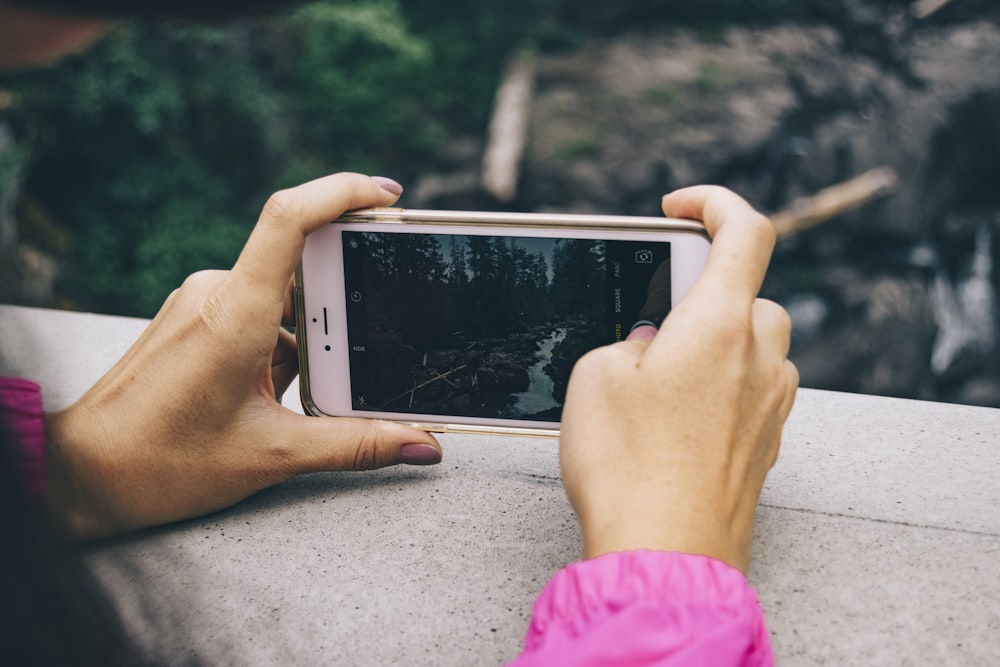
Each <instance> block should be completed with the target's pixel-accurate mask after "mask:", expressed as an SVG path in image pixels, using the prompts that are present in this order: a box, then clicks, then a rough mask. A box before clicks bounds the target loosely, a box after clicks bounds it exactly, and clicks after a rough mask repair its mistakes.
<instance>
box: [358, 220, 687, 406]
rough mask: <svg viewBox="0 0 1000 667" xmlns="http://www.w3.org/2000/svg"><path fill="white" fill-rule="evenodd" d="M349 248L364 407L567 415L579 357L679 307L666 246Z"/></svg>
mask: <svg viewBox="0 0 1000 667" xmlns="http://www.w3.org/2000/svg"><path fill="white" fill-rule="evenodd" d="M343 242H344V262H345V289H346V297H347V326H348V344H349V346H350V352H349V358H350V366H351V392H352V396H353V406H354V409H355V410H368V411H378V412H401V413H416V414H427V415H458V416H465V417H491V418H506V419H526V420H534V421H549V422H558V421H559V419H560V416H561V413H562V405H563V401H564V400H565V397H566V387H567V384H568V381H569V375H570V371H571V370H572V368H573V364H574V363H575V362H576V360H577V359H579V358H580V357H581V356H582V355H583V354H584V353H585V352H587V351H588V350H590V349H592V348H595V347H599V346H601V345H606V344H608V343H613V342H615V341H618V340H622V339H624V338H625V337H626V336H628V334H629V331H630V330H631V329H632V327H633V326H634V325H635V324H636V323H637V322H642V321H647V322H651V323H654V324H657V325H658V324H659V323H660V321H662V319H663V318H664V317H665V316H666V314H667V312H669V310H670V307H671V304H670V293H671V292H670V244H669V243H666V242H650V241H603V240H581V239H557V238H529V237H517V238H512V237H496V236H473V235H468V236H467V235H454V236H452V235H430V234H413V233H382V232H379V233H373V232H343Z"/></svg>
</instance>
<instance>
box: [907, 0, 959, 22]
mask: <svg viewBox="0 0 1000 667" xmlns="http://www.w3.org/2000/svg"><path fill="white" fill-rule="evenodd" d="M951 2H952V0H917V1H916V2H914V3H913V4H912V5H911V6H910V13H911V14H913V17H914V18H917V19H925V18H927V17H928V16H930V15H932V14H936V13H937V12H938V11H940V10H941V9H944V6H945V5H947V4H949V3H951Z"/></svg>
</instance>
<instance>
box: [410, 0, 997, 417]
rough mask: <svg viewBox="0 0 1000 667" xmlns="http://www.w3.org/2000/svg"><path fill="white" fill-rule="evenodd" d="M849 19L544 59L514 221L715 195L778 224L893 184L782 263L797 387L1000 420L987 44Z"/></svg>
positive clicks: (943, 32) (985, 34)
mask: <svg viewBox="0 0 1000 667" xmlns="http://www.w3.org/2000/svg"><path fill="white" fill-rule="evenodd" d="M849 4H850V3H849ZM961 4H962V3H956V5H961ZM852 6H853V7H854V9H853V10H852V11H853V14H852V13H851V12H845V13H843V14H838V15H837V16H839V17H840V18H839V19H838V21H839V22H838V23H831V22H828V23H816V24H812V25H802V24H795V25H792V24H789V25H777V26H771V27H764V28H731V29H728V30H725V31H723V32H722V33H721V34H716V35H713V36H712V37H710V38H705V37H702V38H699V37H698V36H697V35H694V34H691V33H686V32H675V33H663V34H650V32H649V31H644V32H643V33H641V34H630V35H618V36H615V37H614V38H606V39H601V40H597V41H593V42H590V43H587V44H586V45H585V46H583V47H581V48H579V49H577V50H575V51H573V52H570V53H565V54H560V55H553V56H548V57H545V58H542V59H541V62H540V63H539V66H538V72H539V79H538V81H537V84H536V85H537V88H536V90H537V96H536V99H535V104H534V110H533V116H532V119H531V125H530V137H529V143H528V148H527V152H526V154H525V157H524V163H523V165H522V178H521V182H520V187H519V192H518V199H517V200H516V205H517V207H519V208H521V209H524V210H563V211H577V212H615V213H629V214H648V215H656V214H658V213H659V210H658V207H659V197H660V195H661V194H662V193H664V192H666V191H669V190H672V189H674V188H678V187H682V186H686V185H692V184H696V183H718V184H722V185H725V186H727V187H730V188H732V189H734V190H736V191H737V192H739V193H740V194H742V195H743V196H744V197H746V198H747V199H748V200H749V201H750V202H751V203H753V204H754V205H755V206H756V207H757V208H759V209H761V210H763V211H768V212H774V211H777V210H779V209H781V208H783V207H784V206H787V205H788V204H789V202H791V201H792V200H793V199H795V198H797V197H800V196H803V195H807V194H810V193H814V192H816V191H817V190H820V189H822V188H824V187H827V186H829V185H832V184H835V183H838V182H840V181H844V180H846V179H849V178H851V177H853V176H855V175H857V174H860V173H862V172H864V171H867V170H869V169H872V168H875V167H879V166H889V167H891V168H893V169H894V170H895V171H896V173H897V174H898V176H899V180H900V185H899V187H898V189H897V190H896V191H895V193H894V194H893V195H892V196H890V197H887V198H884V199H882V200H879V201H877V202H875V203H874V204H872V205H869V206H867V207H865V208H864V209H863V210H860V211H856V212H854V213H851V214H848V215H843V216H841V217H839V218H837V219H835V220H833V221H831V222H829V223H827V224H826V225H825V226H822V227H819V228H815V229H812V230H809V231H807V232H803V233H801V234H799V235H797V236H794V237H790V238H786V239H783V240H781V241H779V244H778V247H777V248H776V252H775V256H774V260H773V263H772V268H771V271H770V274H769V277H768V280H767V282H766V284H765V287H764V290H763V292H764V296H767V297H770V298H774V299H776V300H778V301H779V302H781V303H783V304H784V305H786V307H787V308H788V309H789V312H790V313H791V315H792V318H793V321H794V323H795V329H796V331H795V336H794V344H793V350H792V357H793V360H794V361H795V362H796V363H797V365H798V366H799V368H800V371H801V375H802V384H803V386H810V387H821V388H828V389H836V390H845V391H859V392H868V393H878V394H887V395H895V396H904V397H914V398H925V399H934V400H946V401H960V402H968V403H975V404H984V405H994V406H1000V362H998V356H1000V355H998V354H997V332H996V327H997V321H996V320H997V318H996V305H997V296H996V295H997V287H998V285H1000V276H998V274H997V270H996V268H995V266H996V261H997V259H998V257H997V256H998V254H1000V242H998V240H997V237H998V235H1000V27H998V25H997V23H996V22H995V21H993V20H988V19H987V18H983V10H980V11H979V12H975V11H973V12H965V13H952V14H948V13H947V11H946V10H942V11H941V16H940V17H937V19H938V22H937V23H936V24H935V23H931V22H929V21H924V22H918V21H916V20H915V19H913V18H912V17H910V16H909V15H906V14H903V13H901V10H898V8H897V10H892V7H891V6H890V5H889V4H887V3H864V2H854V3H853V5H852ZM990 11H992V10H990ZM893 12H895V13H893ZM977 16H978V17H979V18H977ZM942 17H943V18H942ZM944 19H947V20H944ZM852 21H854V22H855V23H853V24H852ZM852 25H853V27H854V28H856V29H852ZM421 203H422V204H425V205H435V204H438V205H445V206H447V205H448V202H447V201H446V200H439V201H436V202H435V201H428V202H421Z"/></svg>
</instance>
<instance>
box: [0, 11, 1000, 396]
mask: <svg viewBox="0 0 1000 667" xmlns="http://www.w3.org/2000/svg"><path fill="white" fill-rule="evenodd" d="M998 17H1000V10H998V8H997V3H996V2H995V0H916V1H911V0H808V1H803V0H701V2H698V3H690V2H683V1H681V0H620V1H619V2H615V3H609V2H603V1H602V2H599V1H597V0H575V1H573V2H570V1H569V0H507V1H506V2H502V3H500V2H492V1H490V0H468V1H466V2H463V3H445V2H440V1H439V0H438V1H434V0H354V1H344V2H317V3H312V4H305V5H301V6H299V7H298V8H295V9H290V10H286V11H284V12H282V13H281V14H280V15H279V16H275V17H270V18H266V19H254V20H241V21H235V22H230V23H227V24H225V25H219V26H211V27H206V26H191V25H184V24H166V23H162V22H157V23H150V22H147V23H127V24H122V25H120V26H118V27H116V28H115V29H114V30H113V31H112V32H111V34H110V35H109V36H108V38H106V39H104V40H103V41H101V42H100V43H98V44H97V45H95V46H94V47H92V48H91V49H90V50H88V51H87V52H86V53H84V54H82V55H80V56H76V57H73V58H71V59H68V60H66V61H64V62H62V63H60V64H59V65H58V66H55V67H51V68H44V69H36V70H33V71H29V72H20V73H17V74H3V75H0V262H3V263H4V264H5V266H6V267H7V269H8V270H5V271H4V272H3V274H4V278H3V280H4V282H3V283H2V284H0V301H3V302H6V303H21V304H29V305H41V306H52V307H58V308H71V309H78V310H87V311H94V312H102V313H114V314H124V315H135V316H143V317H149V316H152V315H153V314H154V313H155V312H156V310H157V308H158V306H159V304H160V303H161V302H162V301H163V299H164V298H165V297H166V296H167V294H169V292H170V291H171V290H172V289H173V288H174V287H176V286H177V285H178V284H179V283H180V282H181V281H182V280H183V279H184V277H185V276H186V275H187V274H189V273H191V272H193V271H196V270H199V269H204V268H227V267H229V266H230V265H231V264H232V262H233V260H234V259H235V257H236V255H237V253H238V251H239V249H240V247H241V245H242V243H243V241H244V240H245V238H246V237H247V235H248V233H249V230H250V229H251V227H252V225H253V223H254V221H255V219H256V217H257V214H258V212H259V210H260V207H261V206H262V204H263V203H264V201H265V200H266V198H267V196H268V195H269V194H270V193H271V192H273V191H274V190H276V189H279V188H282V187H285V186H289V185H294V184H297V183H299V182H302V181H305V180H309V179H311V178H314V177H316V176H319V175H322V174H326V173H329V172H333V171H342V170H350V171H359V172H364V173H371V174H382V175H387V176H391V177H393V178H396V179H397V180H399V181H400V182H402V183H403V184H404V185H406V186H407V192H406V194H405V195H404V197H403V199H402V200H401V204H400V205H403V206H409V207H433V208H471V209H506V210H522V211H532V210H560V211H572V212H602V213H624V214H643V215H658V214H659V197H660V195H661V194H663V193H664V192H667V191H669V190H672V189H675V188H678V187H682V186H686V185H692V184H697V183H717V184H721V185H725V186H727V187H729V188H732V189H734V190H736V191H737V192H739V193H740V194H742V195H743V196H744V197H746V198H747V199H748V200H750V202H751V203H752V204H754V205H755V206H756V207H757V208H759V209H760V210H762V211H765V212H767V213H769V214H773V215H774V219H775V220H776V222H777V221H779V220H780V221H781V224H782V226H781V228H780V230H781V237H780V239H779V242H778V246H777V249H776V251H775V256H774V259H773V262H772V266H771V271H770V273H769V276H768V279H767V282H766V284H765V286H764V290H763V292H764V296H767V297H769V298H773V299H776V300H777V301H779V302H780V303H782V304H783V305H784V306H785V307H786V308H787V309H788V310H789V312H790V314H791V315H792V318H793V322H794V337H793V349H792V358H793V360H794V361H795V362H796V364H797V365H798V367H799V369H800V372H801V375H802V385H803V386H806V387H815V388H825V389H834V390H843V391H853V392H862V393H873V394H882V395H890V396H899V397H910V398H921V399H931V400H940V401H950V402H960V403H968V404H975V405H989V406H1000V355H998V354H997V345H998V340H997V288H998V286H1000V275H998V272H997V269H996V264H997V260H998V259H1000V241H998V236H1000V26H998V21H997V19H998Z"/></svg>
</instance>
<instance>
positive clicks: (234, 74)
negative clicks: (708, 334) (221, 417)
mask: <svg viewBox="0 0 1000 667" xmlns="http://www.w3.org/2000/svg"><path fill="white" fill-rule="evenodd" d="M789 7H794V5H793V3H790V2H788V0H757V1H756V2H750V3H747V2H736V1H735V0H706V1H705V2H703V3H699V5H698V8H697V10H693V9H691V7H690V6H689V5H687V4H686V3H679V2H670V1H668V0H661V1H659V2H653V3H652V4H650V3H644V2H640V1H639V0H631V1H630V2H624V3H619V4H615V5H613V6H611V5H608V4H607V3H603V4H602V3H595V2H582V3H580V2H577V3H570V2H568V1H567V0H534V1H532V0H508V1H506V2H494V1H492V0H467V1H466V2H462V3H445V2H441V1H440V0H406V1H405V2H402V1H400V0H347V1H342V2H335V1H325V2H317V3H313V4H309V5H304V6H301V7H299V8H298V9H294V10H289V11H288V12H286V13H285V14H283V15H281V16H278V17H273V18H269V19H263V20H253V21H236V22H233V23H230V24H227V25H226V26H223V27H203V26H202V27H196V26H190V25H170V24H164V23H162V22H157V23H152V22H149V23H126V24H122V25H119V26H118V27H116V28H115V29H114V30H113V32H112V33H111V34H110V35H109V36H108V37H107V38H105V39H104V40H102V41H101V42H100V43H98V44H96V45H95V46H94V47H92V48H91V49H89V50H88V51H87V52H86V53H85V54H83V55H80V56H75V57H72V58H70V59H68V60H66V61H64V62H62V63H60V64H59V65H58V66H55V67H52V68H47V69H40V70H36V71H31V72H23V73H20V74H7V75H4V76H2V77H0V92H4V91H6V92H8V93H10V94H12V96H13V98H14V99H15V100H16V102H15V103H14V104H12V105H8V107H7V108H6V109H3V110H0V123H5V124H7V125H8V126H9V127H10V128H12V129H13V132H14V135H15V138H16V145H17V154H16V155H15V154H14V153H11V152H9V151H8V152H7V154H6V158H7V159H13V158H18V159H20V158H21V156H28V157H26V158H25V160H26V162H25V164H23V165H21V166H20V168H19V172H18V173H22V174H23V175H24V187H23V191H22V193H21V203H20V205H19V218H20V220H21V222H22V225H31V226H32V230H31V232H30V233H28V232H27V230H25V231H24V232H22V238H30V239H31V241H32V242H33V243H35V244H36V245H41V246H43V249H44V250H47V251H49V252H50V253H52V254H55V255H57V256H58V258H59V260H60V262H61V263H62V267H63V268H62V274H61V275H62V282H61V284H60V285H59V286H58V292H59V294H60V295H61V297H62V299H63V305H67V306H70V307H75V308H81V309H88V310H95V311H100V312H112V313H123V314H132V315H142V316H150V315H152V314H153V313H155V311H156V309H157V308H158V306H159V304H160V303H161V302H162V300H163V299H164V298H165V297H166V296H167V294H168V293H169V292H170V290H171V289H173V288H174V287H176V286H177V285H178V284H180V282H181V281H182V280H183V278H184V277H185V276H186V275H187V274H189V273H191V272H192V271H196V270H199V269H204V268H228V267H229V266H231V264H232V262H233V261H234V259H235V258H236V256H237V254H238V252H239V249H240V247H241V245H242V243H243V241H244V240H245V238H246V237H247V235H248V233H249V231H250V229H251V227H252V225H253V222H254V220H255V219H256V216H257V213H258V211H259V209H260V207H261V205H262V204H263V202H264V201H265V199H266V198H267V196H268V195H269V194H270V193H271V192H273V191H274V190H276V189H278V188H281V187H286V186H290V185H293V184H295V183H299V182H302V181H304V180H308V179H311V178H315V177H317V176H319V175H322V174H325V173H330V172H333V171H341V170H351V171H360V172H365V173H378V174H385V175H389V176H392V177H394V178H397V179H399V180H401V181H403V182H404V183H406V182H412V181H413V179H415V177H416V176H417V175H418V174H420V173H422V172H423V171H426V170H427V169H428V168H433V167H434V165H435V162H436V161H438V160H440V159H441V157H440V154H441V150H440V149H441V148H442V147H443V146H444V145H445V144H446V142H447V141H448V140H449V138H451V137H456V136H468V135H470V134H471V135H473V136H481V135H482V133H483V132H484V128H485V127H486V124H487V122H488V115H489V109H490V103H491V100H492V96H493V93H494V90H495V88H496V85H497V79H498V76H499V72H500V69H501V67H502V66H503V64H504V61H505V60H506V58H507V57H508V56H509V55H510V54H511V53H513V52H514V51H515V50H516V49H518V48H519V47H520V46H522V45H524V44H525V43H527V42H534V43H535V44H539V45H541V46H542V47H549V48H551V47H561V46H566V45H569V44H573V43H575V41H576V40H578V39H581V38H582V37H583V36H585V35H586V34H589V33H592V32H595V31H599V30H603V29H604V28H605V24H603V23H600V21H599V19H600V17H601V16H602V15H604V14H607V13H608V12H609V11H611V12H612V14H613V15H614V16H613V18H614V17H617V18H616V20H623V21H630V20H635V21H640V22H643V23H646V22H648V16H649V14H650V12H654V13H655V12H660V14H661V15H667V16H674V15H676V16H678V17H681V18H682V19H684V20H690V21H697V22H703V21H705V20H706V18H710V17H713V16H714V17H716V19H717V20H719V21H724V20H727V17H731V16H735V15H741V14H744V13H746V12H747V11H748V10H749V11H751V12H757V13H761V12H764V13H772V14H775V15H777V14H779V13H781V12H783V11H787V10H788V9H789ZM712 11H715V12H716V13H715V14H712V13H711V12H712ZM602 12H603V14H602ZM706 12H708V13H707V14H706ZM595 21H596V22H597V23H595ZM609 21H610V19H609ZM612 23H613V21H612V22H611V23H608V24H607V25H611V24H612ZM16 166H17V165H15V167H16ZM12 169H14V167H12V166H11V165H5V166H4V169H3V173H8V172H10V173H13V172H12V171H11V170H12ZM39 230H41V231H39ZM45 230H49V231H45ZM67 239H68V240H67Z"/></svg>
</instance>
